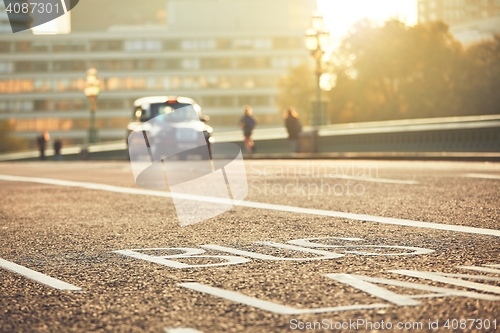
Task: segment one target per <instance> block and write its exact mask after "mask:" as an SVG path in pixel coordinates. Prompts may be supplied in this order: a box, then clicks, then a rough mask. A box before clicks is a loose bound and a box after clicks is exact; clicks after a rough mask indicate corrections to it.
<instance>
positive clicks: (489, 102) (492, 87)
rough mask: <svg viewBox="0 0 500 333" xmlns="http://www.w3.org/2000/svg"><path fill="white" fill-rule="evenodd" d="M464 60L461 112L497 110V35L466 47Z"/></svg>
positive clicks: (499, 102)
mask: <svg viewBox="0 0 500 333" xmlns="http://www.w3.org/2000/svg"><path fill="white" fill-rule="evenodd" d="M466 61H467V64H466V66H467V67H466V68H467V69H468V71H467V72H466V73H464V79H463V82H464V84H463V85H462V86H461V87H460V91H459V94H460V96H461V98H462V100H463V104H464V105H465V110H464V114H495V113H500V35H497V36H495V37H494V39H493V40H491V41H484V42H481V43H477V44H475V45H472V46H471V47H470V48H468V49H467V50H466Z"/></svg>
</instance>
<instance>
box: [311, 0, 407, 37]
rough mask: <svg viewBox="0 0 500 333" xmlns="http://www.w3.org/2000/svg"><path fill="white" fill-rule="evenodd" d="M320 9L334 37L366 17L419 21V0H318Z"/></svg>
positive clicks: (378, 19) (340, 35)
mask: <svg viewBox="0 0 500 333" xmlns="http://www.w3.org/2000/svg"><path fill="white" fill-rule="evenodd" d="M317 2H318V9H319V11H320V12H321V13H322V14H323V15H324V17H325V24H326V26H327V28H328V29H330V33H331V36H332V38H333V39H336V40H338V39H340V38H342V37H343V36H345V35H346V33H347V32H348V31H349V28H350V27H351V26H352V25H353V24H354V23H355V22H357V21H359V20H362V19H364V18H368V19H370V20H373V21H376V22H380V23H382V22H384V21H385V20H387V19H389V18H393V17H397V18H399V19H400V20H402V21H404V22H406V24H408V25H414V24H416V23H417V0H317Z"/></svg>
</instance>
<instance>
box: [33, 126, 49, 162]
mask: <svg viewBox="0 0 500 333" xmlns="http://www.w3.org/2000/svg"><path fill="white" fill-rule="evenodd" d="M49 140H50V135H49V132H47V131H43V132H42V134H41V135H40V136H38V137H37V138H36V144H37V146H38V151H40V160H41V161H45V148H47V142H49Z"/></svg>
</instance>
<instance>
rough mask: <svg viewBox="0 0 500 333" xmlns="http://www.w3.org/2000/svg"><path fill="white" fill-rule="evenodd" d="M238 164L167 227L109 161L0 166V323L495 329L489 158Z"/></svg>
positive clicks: (151, 194)
mask: <svg viewBox="0 0 500 333" xmlns="http://www.w3.org/2000/svg"><path fill="white" fill-rule="evenodd" d="M245 167H246V171H245V172H241V173H240V174H239V177H240V179H241V177H244V176H245V175H246V177H247V184H248V188H247V190H248V195H247V197H246V199H245V201H243V202H239V203H238V202H237V203H236V204H235V205H233V206H231V205H229V208H225V210H226V211H225V212H222V213H221V214H219V215H217V216H214V217H210V218H208V219H206V220H204V221H201V222H199V223H195V224H192V225H188V226H184V227H181V226H180V224H179V217H178V215H177V211H176V207H177V206H176V205H174V203H176V201H175V198H176V197H175V195H172V194H171V193H172V190H170V192H168V191H158V190H148V189H141V188H139V187H138V186H137V185H135V182H134V177H133V175H132V171H131V166H130V164H129V163H127V162H106V163H105V162H102V163H95V162H88V163H83V162H60V163H55V162H48V163H24V164H23V163H2V164H0V195H1V202H0V240H1V243H0V244H1V246H0V258H1V259H0V331H1V332H173V333H182V332H184V333H190V332H191V333H192V332H204V333H211V332H297V331H299V332H300V331H306V332H339V331H343V332H357V331H360V332H361V331H391V332H392V331H394V332H472V331H473V332H499V331H500V256H499V254H500V231H499V229H500V228H499V227H500V205H499V199H500V164H498V163H497V164H495V163H474V162H470V163H466V162H396V161H394V162H382V161H380V162H378V161H355V162H352V161H314V162H312V161H298V160H290V161H280V160H273V161H256V160H252V161H246V162H245ZM229 185H231V182H229ZM230 190H233V191H234V190H235V189H234V188H233V189H230ZM181 199H182V200H184V201H185V202H188V203H189V204H191V207H192V208H191V209H192V210H193V214H194V213H195V212H198V213H199V210H200V209H203V210H205V209H206V210H207V211H209V210H210V209H211V208H214V207H218V206H220V205H221V201H220V200H219V201H217V200H216V199H213V198H210V197H208V198H207V197H206V196H199V195H194V194H193V195H190V194H189V193H188V194H185V196H184V197H182V198H181ZM179 200H180V199H179ZM222 201H223V200H222ZM224 204H227V202H222V206H224Z"/></svg>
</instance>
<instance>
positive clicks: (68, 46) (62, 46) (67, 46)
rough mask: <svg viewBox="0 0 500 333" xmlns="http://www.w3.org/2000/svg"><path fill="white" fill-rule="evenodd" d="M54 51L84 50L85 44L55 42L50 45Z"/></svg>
mask: <svg viewBox="0 0 500 333" xmlns="http://www.w3.org/2000/svg"><path fill="white" fill-rule="evenodd" d="M52 50H53V51H54V52H84V51H85V45H84V44H80V43H72V42H66V43H57V44H54V45H53V46H52Z"/></svg>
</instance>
